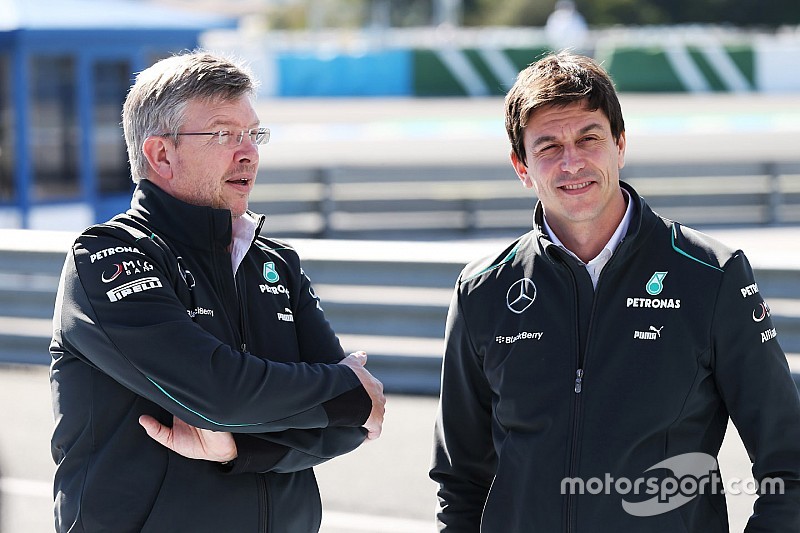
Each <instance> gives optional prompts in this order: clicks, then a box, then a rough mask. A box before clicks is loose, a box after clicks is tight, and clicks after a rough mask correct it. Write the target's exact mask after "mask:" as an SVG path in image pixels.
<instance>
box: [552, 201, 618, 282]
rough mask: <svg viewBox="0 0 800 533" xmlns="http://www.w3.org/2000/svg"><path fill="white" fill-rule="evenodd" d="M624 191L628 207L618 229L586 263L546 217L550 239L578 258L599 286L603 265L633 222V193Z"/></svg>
mask: <svg viewBox="0 0 800 533" xmlns="http://www.w3.org/2000/svg"><path fill="white" fill-rule="evenodd" d="M622 193H623V194H624V195H625V200H626V201H627V204H628V207H627V208H626V209H625V214H624V215H623V217H622V220H621V221H620V223H619V226H617V230H616V231H615V232H614V234H613V235H612V236H611V239H609V241H608V242H607V243H606V245H605V246H604V247H603V249H602V250H601V251H600V253H599V254H597V257H595V258H594V259H592V260H591V261H589V262H588V263H584V262H583V261H581V260H580V258H579V257H578V256H577V255H575V254H574V253H572V251H571V250H569V249H568V248H567V247H566V246H564V243H562V242H561V240H560V239H559V238H558V237H556V234H555V233H553V230H552V229H551V228H550V225H549V224H548V223H547V217H545V219H544V229H545V231H547V235H548V236H549V237H550V240H551V241H553V244H555V245H557V246H559V247H561V248H563V249H564V250H566V251H567V253H569V254H570V255H571V256H572V257H574V258H575V259H577V260H578V261H579V262H580V264H582V265H583V266H585V267H586V271H587V272H589V277H590V278H592V285H593V286H594V287H595V288H597V280H598V279H600V272H601V271H602V270H603V267H604V266H606V263H608V260H609V259H611V256H612V255H613V253H614V250H616V249H617V246H619V243H620V242H621V241H622V239H623V237H625V234H626V233H628V226H630V224H631V213H632V212H633V208H632V206H631V195H630V194H629V193H628V191H626V190H625V189H622Z"/></svg>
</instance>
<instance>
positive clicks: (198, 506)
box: [50, 52, 385, 533]
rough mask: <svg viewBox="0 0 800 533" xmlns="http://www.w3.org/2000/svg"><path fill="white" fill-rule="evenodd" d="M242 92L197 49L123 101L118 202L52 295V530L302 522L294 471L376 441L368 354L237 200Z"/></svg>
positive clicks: (255, 157) (248, 157)
mask: <svg viewBox="0 0 800 533" xmlns="http://www.w3.org/2000/svg"><path fill="white" fill-rule="evenodd" d="M254 84H255V81H254V80H253V78H252V77H251V75H250V74H249V73H248V72H247V71H246V70H245V69H244V68H243V67H242V66H240V65H237V64H235V63H233V62H231V61H229V60H226V59H224V58H222V57H219V56H216V55H212V54H209V53H203V52H197V53H187V54H183V55H179V56H175V57H171V58H168V59H164V60H162V61H159V62H158V63H156V64H155V65H153V66H152V67H150V68H148V69H146V70H144V71H142V72H141V73H139V75H138V76H137V77H136V83H135V84H134V85H133V87H132V88H131V89H130V92H129V93H128V96H127V99H126V100H125V105H124V110H123V114H122V119H123V127H124V131H125V140H126V143H127V146H128V155H129V157H130V162H131V169H132V173H133V181H134V182H135V183H136V189H135V191H134V192H133V198H132V201H131V208H130V209H129V210H128V211H127V212H125V213H122V214H120V215H118V216H116V217H114V218H113V219H112V220H110V221H109V222H107V223H105V224H99V225H96V226H93V227H90V228H88V229H87V230H86V231H84V233H83V234H82V235H80V236H79V237H78V239H77V240H76V241H75V244H74V245H73V246H72V249H71V250H70V251H69V253H68V254H67V259H66V264H65V265H64V270H63V273H62V278H61V284H60V287H59V291H58V297H57V302H56V306H55V316H54V320H53V321H54V332H53V340H52V343H51V345H50V352H51V354H52V358H53V361H52V366H51V382H52V391H53V408H54V411H55V417H56V426H55V430H54V433H53V438H52V454H53V458H54V459H55V461H56V463H57V464H58V468H57V470H56V474H55V487H54V495H55V524H56V530H57V531H59V532H64V533H66V532H67V531H69V532H70V533H77V532H99V531H109V532H114V533H122V532H170V533H177V532H192V533H198V532H214V533H220V532H236V533H248V532H253V533H255V532H271V533H287V532H297V533H308V532H314V531H317V530H318V529H319V526H320V521H321V505H320V495H319V491H318V488H317V484H316V481H315V479H314V474H313V472H312V469H311V468H312V467H313V466H315V465H317V464H319V463H321V462H323V461H326V460H328V459H330V458H333V457H336V456H338V455H341V454H344V453H347V452H349V451H351V450H353V449H354V448H356V447H358V446H359V445H360V444H361V443H362V442H364V440H365V439H375V438H377V437H378V436H379V435H380V433H381V426H382V422H383V413H384V402H385V398H384V396H383V392H382V391H383V387H382V385H381V383H380V382H379V381H377V380H376V379H375V378H373V377H372V376H371V375H370V373H369V372H367V370H366V369H365V368H364V366H363V365H364V363H365V362H366V354H364V353H363V352H357V353H355V354H351V355H349V356H347V357H345V355H344V353H342V348H341V346H340V345H339V341H338V339H337V338H336V336H335V335H334V333H333V331H332V330H331V327H330V326H329V324H328V322H327V321H326V319H325V317H324V315H323V312H322V307H321V306H320V303H319V300H318V298H317V297H316V296H315V293H314V290H313V289H312V287H311V282H310V280H309V278H308V277H307V276H306V275H305V274H304V272H303V269H302V268H301V265H300V260H299V258H298V255H297V252H295V250H294V249H292V248H291V247H290V246H289V245H287V244H286V243H283V242H279V241H276V240H273V239H269V238H266V237H263V236H261V235H260V232H261V229H262V225H263V224H264V217H263V216H261V215H256V214H255V213H253V212H251V211H249V210H248V197H249V195H250V193H251V191H252V190H253V185H254V183H255V180H256V171H257V168H258V162H259V153H258V146H259V145H262V144H265V143H266V142H267V141H268V140H269V135H270V132H269V130H268V129H267V128H265V127H263V126H261V125H260V121H259V117H258V115H257V114H256V112H255V110H254V108H253V98H254V87H255V85H254ZM148 435H149V436H148Z"/></svg>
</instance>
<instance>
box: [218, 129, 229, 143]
mask: <svg viewBox="0 0 800 533" xmlns="http://www.w3.org/2000/svg"><path fill="white" fill-rule="evenodd" d="M217 137H219V143H220V144H225V143H227V142H228V141H229V140H230V138H231V132H230V131H228V130H222V131H218V132H217Z"/></svg>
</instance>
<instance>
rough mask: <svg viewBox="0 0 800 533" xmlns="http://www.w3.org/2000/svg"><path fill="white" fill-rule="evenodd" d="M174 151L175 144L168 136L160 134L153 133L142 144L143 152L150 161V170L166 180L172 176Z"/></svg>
mask: <svg viewBox="0 0 800 533" xmlns="http://www.w3.org/2000/svg"><path fill="white" fill-rule="evenodd" d="M174 151H175V146H174V145H173V144H172V143H171V142H170V141H169V140H168V139H167V138H165V137H160V136H158V135H151V136H150V137H148V138H147V139H145V140H144V144H143V145H142V152H144V156H145V157H146V158H147V162H148V163H150V170H152V171H153V172H154V173H155V174H156V175H158V176H159V177H161V178H163V179H165V180H168V179H170V178H172V158H173V156H174Z"/></svg>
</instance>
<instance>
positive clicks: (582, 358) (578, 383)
mask: <svg viewBox="0 0 800 533" xmlns="http://www.w3.org/2000/svg"><path fill="white" fill-rule="evenodd" d="M623 242H624V239H623V240H622V241H620V242H619V244H618V245H617V249H619V247H620V246H622V243H623ZM616 256H617V254H616V253H615V254H614V255H612V256H611V258H610V259H609V260H608V262H607V263H606V264H605V266H604V267H603V270H602V271H601V272H600V276H599V277H598V278H597V285H596V286H595V288H594V294H593V295H592V310H591V313H590V315H589V326H588V327H587V328H586V342H585V343H584V348H583V349H584V352H583V353H581V351H580V344H579V347H578V364H577V370H576V371H575V387H574V391H575V394H576V398H575V410H574V418H573V424H572V456H571V457H570V464H569V475H570V477H574V473H575V463H576V462H577V455H578V446H577V441H578V431H579V421H578V418H579V414H580V411H581V409H580V407H581V406H580V399H581V396H580V394H581V392H582V391H583V374H584V369H585V368H586V354H587V353H588V352H589V346H590V342H589V341H591V337H592V326H593V325H594V317H595V312H596V308H597V289H598V288H599V287H600V280H601V279H602V278H603V274H604V273H605V272H607V268H608V266H609V265H610V264H611V262H612V261H613V260H614V259H615V258H616ZM568 270H569V273H570V275H571V276H572V284H573V287H574V288H575V301H576V304H577V306H578V309H580V302H579V301H578V282H577V280H576V279H575V274H574V273H573V272H572V269H570V268H568ZM575 323H576V324H577V328H578V329H577V330H576V331H578V330H579V329H580V320H579V319H578V317H577V315H576V317H575ZM573 502H574V495H572V494H568V495H567V533H570V532H571V531H574V530H575V527H574V525H573V517H572V507H573V505H574V503H573Z"/></svg>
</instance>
